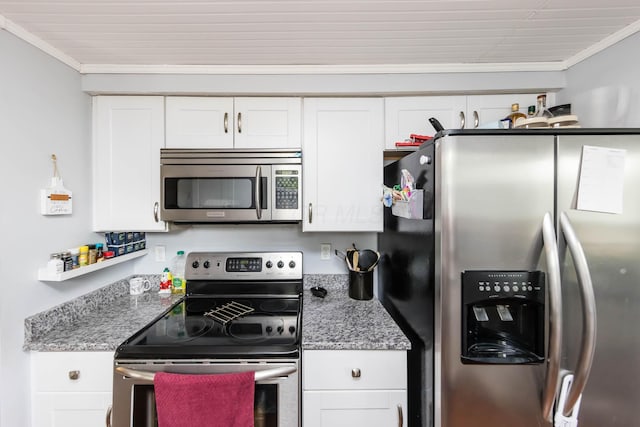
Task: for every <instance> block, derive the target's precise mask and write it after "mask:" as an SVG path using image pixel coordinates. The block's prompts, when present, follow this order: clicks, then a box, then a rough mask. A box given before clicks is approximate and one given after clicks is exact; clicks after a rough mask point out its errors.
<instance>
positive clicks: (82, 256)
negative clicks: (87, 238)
mask: <svg viewBox="0 0 640 427" xmlns="http://www.w3.org/2000/svg"><path fill="white" fill-rule="evenodd" d="M78 265H79V266H80V267H84V266H85V265H89V246H87V245H84V246H80V253H79V254H78Z"/></svg>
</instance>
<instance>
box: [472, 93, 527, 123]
mask: <svg viewBox="0 0 640 427" xmlns="http://www.w3.org/2000/svg"><path fill="white" fill-rule="evenodd" d="M537 96H538V95H537V94H531V93H529V94H509V95H471V96H468V97H467V115H466V120H465V122H466V124H465V129H473V128H475V127H480V128H482V127H486V126H492V124H493V123H495V122H497V121H499V120H502V119H504V118H505V117H507V116H508V115H509V114H511V104H515V103H518V104H520V112H521V113H524V114H527V108H528V107H529V105H536V98H537ZM476 118H477V119H476ZM476 122H477V126H476ZM492 127H493V126H492Z"/></svg>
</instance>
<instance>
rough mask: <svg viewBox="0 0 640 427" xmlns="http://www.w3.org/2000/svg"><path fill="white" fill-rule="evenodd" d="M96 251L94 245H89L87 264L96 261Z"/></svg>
mask: <svg viewBox="0 0 640 427" xmlns="http://www.w3.org/2000/svg"><path fill="white" fill-rule="evenodd" d="M97 254H98V251H96V245H89V264H95V263H96V260H97V259H96V255H97Z"/></svg>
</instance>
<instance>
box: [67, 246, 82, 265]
mask: <svg viewBox="0 0 640 427" xmlns="http://www.w3.org/2000/svg"><path fill="white" fill-rule="evenodd" d="M68 251H69V254H71V262H72V266H73V267H72V268H78V267H80V264H79V260H78V258H79V256H80V249H79V248H70V249H68Z"/></svg>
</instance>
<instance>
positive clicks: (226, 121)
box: [223, 113, 229, 133]
mask: <svg viewBox="0 0 640 427" xmlns="http://www.w3.org/2000/svg"><path fill="white" fill-rule="evenodd" d="M223 123H224V133H229V113H224V120H223Z"/></svg>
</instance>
